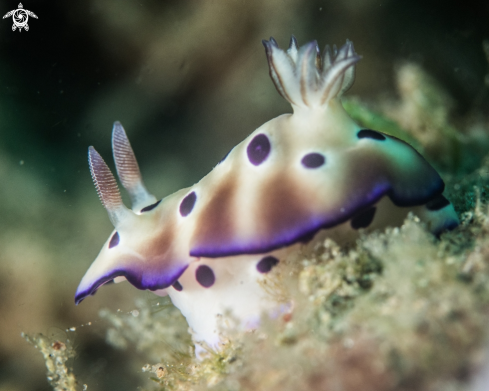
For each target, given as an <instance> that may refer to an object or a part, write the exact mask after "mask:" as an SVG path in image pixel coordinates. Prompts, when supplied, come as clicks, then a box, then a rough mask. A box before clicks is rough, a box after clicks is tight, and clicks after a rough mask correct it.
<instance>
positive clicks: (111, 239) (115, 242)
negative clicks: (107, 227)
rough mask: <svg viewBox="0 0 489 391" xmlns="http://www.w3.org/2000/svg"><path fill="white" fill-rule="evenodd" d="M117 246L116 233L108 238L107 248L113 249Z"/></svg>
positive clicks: (117, 238) (117, 237)
mask: <svg viewBox="0 0 489 391" xmlns="http://www.w3.org/2000/svg"><path fill="white" fill-rule="evenodd" d="M118 244H119V233H118V232H117V231H116V232H115V233H114V235H112V237H111V238H110V242H109V248H112V247H115V246H117V245H118Z"/></svg>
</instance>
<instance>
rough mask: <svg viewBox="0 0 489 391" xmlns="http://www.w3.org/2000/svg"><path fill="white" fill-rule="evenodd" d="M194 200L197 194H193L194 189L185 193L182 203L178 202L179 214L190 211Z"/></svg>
mask: <svg viewBox="0 0 489 391" xmlns="http://www.w3.org/2000/svg"><path fill="white" fill-rule="evenodd" d="M196 200H197V194H195V191H193V192H192V193H190V194H189V195H187V196H186V197H185V198H184V199H183V200H182V203H181V204H180V214H181V215H182V216H183V217H185V216H187V215H188V214H189V213H190V212H192V209H193V208H194V205H195V201H196Z"/></svg>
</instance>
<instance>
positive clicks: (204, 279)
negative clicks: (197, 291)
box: [195, 265, 216, 288]
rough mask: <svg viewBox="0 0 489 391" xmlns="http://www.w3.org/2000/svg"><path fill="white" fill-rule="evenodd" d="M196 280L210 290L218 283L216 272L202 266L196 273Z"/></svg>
mask: <svg viewBox="0 0 489 391" xmlns="http://www.w3.org/2000/svg"><path fill="white" fill-rule="evenodd" d="M195 279H196V280H197V282H198V283H199V284H200V285H202V286H203V287H204V288H210V287H211V286H212V285H214V282H215V281H216V277H215V276H214V272H213V271H212V269H211V268H210V267H209V266H207V265H200V266H199V267H198V268H197V270H196V271H195Z"/></svg>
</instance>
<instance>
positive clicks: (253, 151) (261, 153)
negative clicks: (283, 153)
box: [246, 134, 271, 166]
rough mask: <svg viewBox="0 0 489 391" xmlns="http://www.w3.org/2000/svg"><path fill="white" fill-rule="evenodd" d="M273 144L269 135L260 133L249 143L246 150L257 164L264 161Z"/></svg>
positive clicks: (251, 159) (251, 160) (249, 157)
mask: <svg viewBox="0 0 489 391" xmlns="http://www.w3.org/2000/svg"><path fill="white" fill-rule="evenodd" d="M270 149H271V145H270V141H269V140H268V137H267V136H265V135H264V134H259V135H257V136H255V137H254V138H253V140H251V142H250V143H249V144H248V148H247V149H246V152H247V153H248V159H250V162H251V163H252V164H254V165H255V166H258V165H259V164H261V163H263V162H264V161H265V159H266V158H267V157H268V155H269V153H270Z"/></svg>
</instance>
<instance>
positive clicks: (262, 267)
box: [256, 255, 278, 273]
mask: <svg viewBox="0 0 489 391" xmlns="http://www.w3.org/2000/svg"><path fill="white" fill-rule="evenodd" d="M277 264H278V259H277V258H275V257H272V256H270V255H269V256H268V257H265V258H262V260H261V261H260V262H258V263H257V264H256V270H258V271H259V272H260V273H268V272H269V271H270V270H272V268H273V267H274V266H275V265H277Z"/></svg>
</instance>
